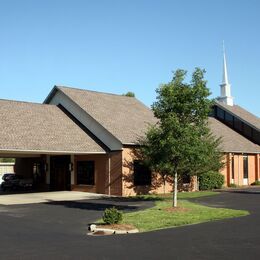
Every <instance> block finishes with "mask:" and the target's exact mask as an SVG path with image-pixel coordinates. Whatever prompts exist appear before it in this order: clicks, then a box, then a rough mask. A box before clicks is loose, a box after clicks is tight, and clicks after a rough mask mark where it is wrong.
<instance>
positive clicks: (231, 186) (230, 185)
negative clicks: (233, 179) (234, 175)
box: [229, 183, 237, 188]
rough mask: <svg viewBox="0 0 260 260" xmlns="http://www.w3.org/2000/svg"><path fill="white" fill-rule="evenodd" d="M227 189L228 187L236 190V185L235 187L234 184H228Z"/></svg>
mask: <svg viewBox="0 0 260 260" xmlns="http://www.w3.org/2000/svg"><path fill="white" fill-rule="evenodd" d="M229 187H230V188H236V187H237V185H236V184H235V183H230V184H229Z"/></svg>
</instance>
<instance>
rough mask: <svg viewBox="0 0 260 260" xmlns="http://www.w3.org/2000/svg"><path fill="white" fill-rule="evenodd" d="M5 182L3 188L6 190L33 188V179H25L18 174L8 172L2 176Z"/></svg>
mask: <svg viewBox="0 0 260 260" xmlns="http://www.w3.org/2000/svg"><path fill="white" fill-rule="evenodd" d="M2 179H3V182H2V184H1V188H2V190H3V191H5V190H17V189H31V188H32V187H33V180H32V179H23V177H22V176H20V175H17V174H11V173H6V174H4V175H3V177H2Z"/></svg>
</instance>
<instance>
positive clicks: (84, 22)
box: [0, 0, 260, 116]
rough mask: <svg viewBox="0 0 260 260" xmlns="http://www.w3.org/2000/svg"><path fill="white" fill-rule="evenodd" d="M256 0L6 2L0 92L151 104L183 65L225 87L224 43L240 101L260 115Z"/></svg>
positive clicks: (215, 90) (1, 14) (215, 88)
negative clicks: (117, 97) (81, 93)
mask: <svg viewBox="0 0 260 260" xmlns="http://www.w3.org/2000/svg"><path fill="white" fill-rule="evenodd" d="M259 13H260V1H258V0H255V1H254V0H250V1H249V0H236V1H235V0H233V1H232V0H229V1H227V0H225V1H223V0H218V1H208V0H196V1H193V0H189V1H188V0H182V1H175V0H171V1H167V0H157V1H155V0H131V1H129V0H128V1H126V0H118V1H116V0H83V1H80V0H70V1H69V0H67V1H66V0H41V1H40V0H33V1H28V0H23V1H20V0H17V1H14V0H0V32H1V34H0V35H1V36H0V37H1V40H0V90H1V91H0V98H3V99H15V100H25V101H34V102H42V101H43V100H44V98H45V97H46V96H47V94H48V93H49V91H50V90H51V88H52V87H53V85H55V84H57V85H68V86H74V87H78V88H85V89H91V90H97V91H104V92H112V93H118V94H122V93H125V92H127V91H133V92H135V93H136V96H137V98H139V99H140V100H141V101H143V102H144V103H145V104H147V105H151V104H152V102H153V101H154V100H155V97H156V94H155V89H156V88H157V87H158V86H159V84H161V83H167V82H169V81H170V80H171V77H172V71H174V70H176V69H178V68H182V69H185V70H188V72H189V75H190V74H191V72H192V71H193V70H194V68H195V67H201V68H205V69H206V71H207V73H206V79H207V80H208V86H209V88H210V89H211V92H212V97H216V96H218V95H219V93H220V89H219V84H220V83H221V79H222V40H225V46H226V55H227V63H228V72H229V80H230V82H231V84H232V95H233V96H234V97H235V103H236V104H239V105H241V106H243V107H244V108H246V109H248V110H249V111H251V112H253V113H255V114H256V115H258V116H259V115H260V91H259V87H260V77H259V75H260V33H259V30H260V15H259Z"/></svg>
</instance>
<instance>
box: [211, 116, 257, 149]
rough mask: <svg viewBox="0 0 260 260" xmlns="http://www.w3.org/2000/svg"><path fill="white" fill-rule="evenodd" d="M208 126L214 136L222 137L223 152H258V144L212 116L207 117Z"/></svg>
mask: <svg viewBox="0 0 260 260" xmlns="http://www.w3.org/2000/svg"><path fill="white" fill-rule="evenodd" d="M209 127H210V129H211V132H212V133H213V135H214V136H216V137H222V144H221V146H222V149H223V151H224V152H234V153H235V152H243V153H260V146H259V145H257V144H254V143H253V142H251V141H250V140H248V139H247V138H245V137H243V136H242V135H240V134H239V133H237V132H236V131H234V130H232V129H231V128H230V127H228V126H226V125H225V124H223V123H221V122H220V121H219V120H217V119H216V118H214V117H209Z"/></svg>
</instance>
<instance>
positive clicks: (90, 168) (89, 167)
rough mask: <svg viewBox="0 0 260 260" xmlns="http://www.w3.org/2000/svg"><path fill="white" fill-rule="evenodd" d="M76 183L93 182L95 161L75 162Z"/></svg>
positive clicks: (90, 183)
mask: <svg viewBox="0 0 260 260" xmlns="http://www.w3.org/2000/svg"><path fill="white" fill-rule="evenodd" d="M77 184H85V185H94V184H95V162H94V161H79V162H77Z"/></svg>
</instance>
